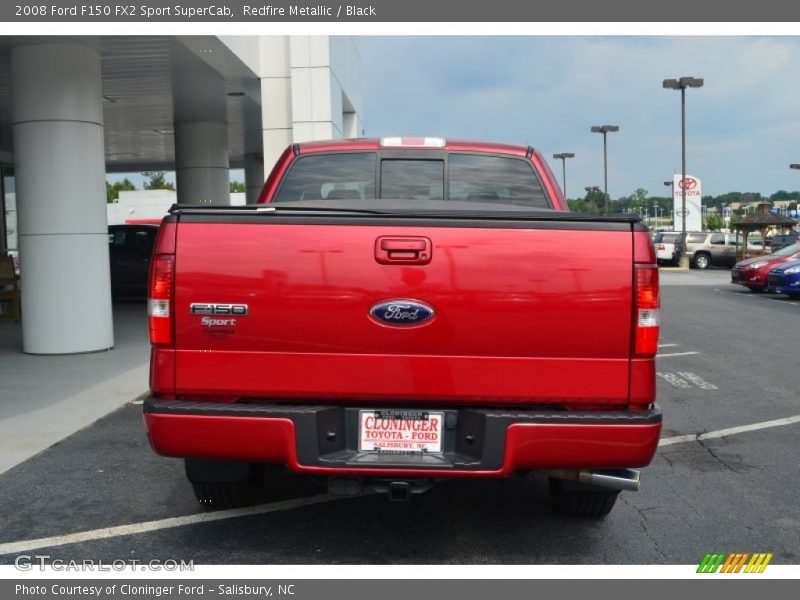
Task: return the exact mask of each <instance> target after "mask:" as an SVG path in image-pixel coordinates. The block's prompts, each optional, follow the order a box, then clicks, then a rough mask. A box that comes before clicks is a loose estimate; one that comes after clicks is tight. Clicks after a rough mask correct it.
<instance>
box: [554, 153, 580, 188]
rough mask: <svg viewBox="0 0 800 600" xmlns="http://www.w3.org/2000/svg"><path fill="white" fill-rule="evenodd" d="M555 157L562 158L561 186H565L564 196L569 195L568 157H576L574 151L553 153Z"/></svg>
mask: <svg viewBox="0 0 800 600" xmlns="http://www.w3.org/2000/svg"><path fill="white" fill-rule="evenodd" d="M553 158H558V159H560V160H561V187H563V188H564V198H566V197H567V159H568V158H575V154H574V153H573V152H561V153H560V154H553Z"/></svg>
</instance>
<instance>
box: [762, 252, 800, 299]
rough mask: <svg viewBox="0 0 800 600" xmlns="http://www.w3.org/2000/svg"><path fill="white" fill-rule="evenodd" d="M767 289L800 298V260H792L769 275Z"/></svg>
mask: <svg viewBox="0 0 800 600" xmlns="http://www.w3.org/2000/svg"><path fill="white" fill-rule="evenodd" d="M767 289H769V290H770V291H773V292H780V293H782V294H787V295H788V296H789V297H790V298H800V260H790V261H789V262H785V263H783V264H781V265H779V266H777V267H775V268H774V269H771V270H770V272H769V273H767Z"/></svg>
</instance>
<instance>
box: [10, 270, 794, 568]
mask: <svg viewBox="0 0 800 600" xmlns="http://www.w3.org/2000/svg"><path fill="white" fill-rule="evenodd" d="M729 277H730V275H729V272H728V271H727V270H709V271H705V272H698V271H674V272H667V271H665V272H662V306H663V308H662V318H663V327H662V333H661V348H660V350H659V359H658V361H657V371H658V399H659V403H660V404H661V406H662V409H663V412H664V431H663V434H662V444H664V445H663V446H662V447H660V448H659V451H658V453H657V455H656V458H655V460H654V462H653V464H652V465H651V466H650V467H648V468H646V469H644V470H643V473H642V490H641V491H640V492H639V493H630V492H623V493H622V495H621V496H620V501H619V502H618V503H617V506H616V507H615V509H614V510H613V511H612V513H611V514H610V515H609V516H608V517H606V518H605V519H600V520H583V519H574V518H566V517H562V516H560V515H558V514H557V513H555V512H554V511H553V509H552V508H551V507H550V505H549V504H548V500H547V489H546V484H545V481H544V480H543V479H542V478H540V477H537V476H527V477H514V478H511V479H508V480H497V481H450V482H446V483H443V484H439V485H437V486H436V487H434V488H433V489H432V490H431V491H429V492H427V493H425V494H422V495H420V496H415V497H413V498H412V500H411V502H409V503H391V502H389V501H388V500H387V498H386V497H385V496H381V495H367V496H358V497H346V498H341V497H332V496H328V495H327V493H326V491H325V488H324V486H321V485H320V484H319V483H318V482H316V481H314V480H313V479H309V478H299V477H295V476H292V475H288V474H285V473H277V472H276V473H273V474H272V475H271V476H270V478H269V481H268V484H267V487H266V488H265V496H264V501H265V502H264V504H262V505H259V506H257V507H254V508H252V509H247V510H244V511H238V512H225V511H223V512H221V513H207V512H206V511H204V509H203V508H202V507H200V506H198V505H197V504H196V502H195V501H194V498H193V496H192V492H191V488H190V486H189V484H188V483H187V482H186V480H185V478H184V476H183V468H182V463H181V462H180V461H177V460H172V459H167V458H161V457H158V456H156V455H154V454H153V453H152V451H151V450H150V448H149V446H148V445H147V441H146V438H145V434H144V429H143V425H142V416H141V406H140V405H137V404H127V405H125V406H124V407H122V408H121V409H119V410H117V411H115V412H113V413H111V414H110V415H108V416H106V417H104V418H102V419H100V420H99V421H97V422H96V423H94V424H93V425H92V426H91V427H88V428H86V429H84V430H82V431H80V432H78V433H76V434H74V435H72V436H71V437H69V438H67V439H66V440H63V441H62V442H60V443H58V444H56V445H54V446H52V447H51V448H49V449H48V450H46V451H44V452H43V453H41V454H39V455H37V456H35V457H33V458H32V459H30V460H28V461H26V462H24V463H22V464H20V465H18V466H16V467H14V468H13V469H11V470H10V471H8V472H6V473H5V474H3V475H1V476H0V507H2V509H0V552H2V554H0V563H5V564H7V563H11V562H13V560H14V558H15V556H17V555H18V554H20V553H21V552H23V551H24V552H26V553H32V552H35V553H39V554H48V555H50V556H51V557H52V558H53V559H56V558H60V559H65V560H83V559H95V560H98V559H102V560H105V561H112V560H118V559H123V560H124V559H131V558H135V559H139V560H143V559H161V560H165V559H174V560H180V559H183V560H194V561H195V563H197V564H278V563H296V564H313V563H321V564H332V563H349V564H352V563H368V564H374V563H380V564H384V563H413V564H422V563H458V564H464V563H467V564H472V563H488V564H491V563H499V564H519V563H532V564H607V563H610V564H650V563H658V564H697V563H698V562H699V561H700V560H701V559H702V557H703V555H704V554H705V553H707V552H772V553H774V558H773V563H777V564H781V563H783V564H797V563H798V562H799V561H800V558H798V556H797V553H798V550H799V549H800V512H798V500H797V499H798V497H800V483H799V482H800V477H798V474H799V473H798V472H799V471H800V467H798V461H797V456H798V452H797V449H798V448H799V447H800V418H797V419H794V420H793V419H792V417H798V415H800V379H799V378H798V376H797V358H796V357H797V344H798V341H799V340H800V303H798V302H794V301H790V300H788V299H786V298H784V297H780V296H773V295H767V294H753V293H750V292H748V291H746V290H744V289H740V288H738V287H736V286H732V285H730V284H729V283H728V280H729ZM747 426H752V427H747ZM743 427H745V428H746V430H744V431H743V430H741V428H743ZM728 429H733V431H732V432H729V433H728V434H727V435H723V434H724V433H725V432H724V431H723V432H722V433H723V434H718V433H717V432H720V431H721V430H728ZM704 433H705V434H706V435H705V436H704V435H700V437H699V438H697V437H696V436H697V435H698V434H704ZM709 434H710V435H709ZM209 515H216V516H214V517H213V518H214V519H216V520H213V521H209V520H207V519H208V517H209ZM175 517H186V518H185V519H178V520H176V519H174V518H175ZM122 525H131V527H129V528H126V529H124V530H119V529H114V528H115V527H118V526H122ZM108 528H111V529H108ZM54 536H65V537H62V538H59V539H50V538H53V537H54ZM40 539H41V540H42V541H38V542H37V541H35V540H40ZM32 540H33V541H32Z"/></svg>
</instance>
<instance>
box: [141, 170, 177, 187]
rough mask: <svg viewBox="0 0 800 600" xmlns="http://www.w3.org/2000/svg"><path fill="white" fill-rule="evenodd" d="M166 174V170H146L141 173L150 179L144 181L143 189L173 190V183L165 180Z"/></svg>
mask: <svg viewBox="0 0 800 600" xmlns="http://www.w3.org/2000/svg"><path fill="white" fill-rule="evenodd" d="M166 174H167V173H166V171H146V172H144V173H142V175H144V176H145V177H147V178H149V179H150V181H146V182H145V184H144V189H146V190H172V191H175V185H174V184H173V183H170V182H169V181H167V178H166V177H165V175H166Z"/></svg>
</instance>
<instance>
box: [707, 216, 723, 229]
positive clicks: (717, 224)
mask: <svg viewBox="0 0 800 600" xmlns="http://www.w3.org/2000/svg"><path fill="white" fill-rule="evenodd" d="M724 225H725V222H724V221H723V220H722V217H721V216H720V215H708V216H707V217H706V229H708V231H719V230H720V229H722V227H723V226H724Z"/></svg>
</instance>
